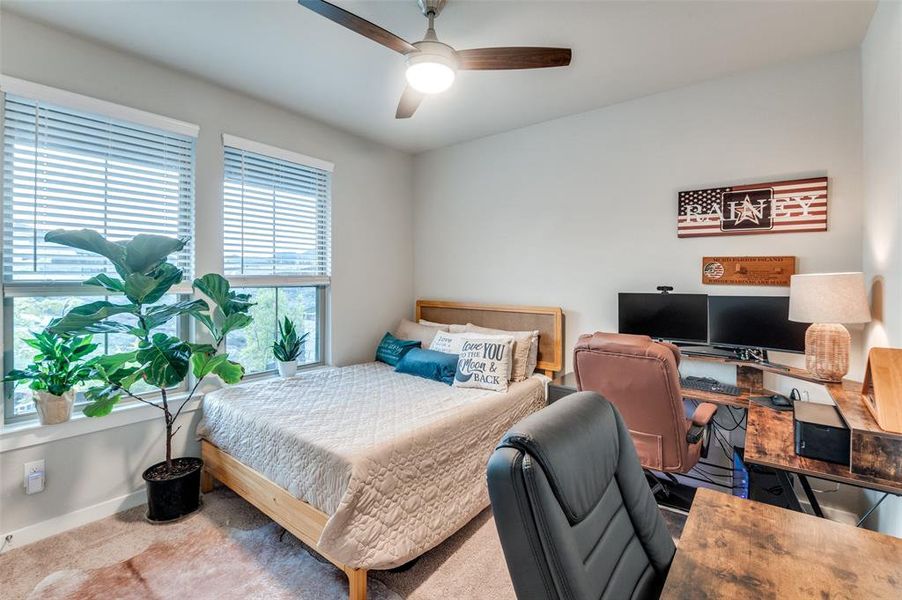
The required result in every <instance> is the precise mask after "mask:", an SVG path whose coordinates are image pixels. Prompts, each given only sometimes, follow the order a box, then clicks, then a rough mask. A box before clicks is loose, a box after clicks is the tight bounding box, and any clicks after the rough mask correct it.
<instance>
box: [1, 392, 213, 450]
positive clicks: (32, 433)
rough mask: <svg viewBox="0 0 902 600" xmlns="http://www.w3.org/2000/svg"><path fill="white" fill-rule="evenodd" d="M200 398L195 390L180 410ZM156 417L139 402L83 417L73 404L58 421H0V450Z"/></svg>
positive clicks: (195, 404)
mask: <svg viewBox="0 0 902 600" xmlns="http://www.w3.org/2000/svg"><path fill="white" fill-rule="evenodd" d="M184 397H185V395H184V394H183V395H181V396H174V397H172V400H173V401H175V402H179V401H180V399H182V398H184ZM202 399H203V394H201V393H198V394H197V395H196V397H195V398H194V399H193V400H192V401H191V402H190V403H188V404H187V405H186V406H185V409H184V410H183V411H182V413H183V414H184V413H190V412H194V411H196V410H197V409H198V408H200V403H201V400H202ZM160 418H161V412H160V409H158V408H154V407H152V406H148V405H146V404H141V403H140V402H129V403H127V404H122V405H120V406H117V407H116V408H114V409H113V412H112V413H110V414H108V415H107V416H105V417H99V418H92V417H86V416H85V415H83V414H82V413H81V412H80V410H79V409H78V408H76V409H75V410H74V411H73V414H72V418H71V419H70V420H69V421H66V422H65V423H60V424H59V425H41V424H40V423H39V422H38V421H37V420H34V421H25V422H20V423H10V424H8V425H3V426H2V427H0V454H3V453H4V452H11V451H13V450H20V449H22V448H28V447H30V446H39V445H41V444H48V443H50V442H55V441H58V440H64V439H66V438H71V437H77V436H80V435H88V434H91V433H96V432H98V431H104V430H107V429H115V428H116V427H124V426H126V425H132V424H133V423H141V422H143V421H153V420H156V419H160ZM161 423H162V419H161Z"/></svg>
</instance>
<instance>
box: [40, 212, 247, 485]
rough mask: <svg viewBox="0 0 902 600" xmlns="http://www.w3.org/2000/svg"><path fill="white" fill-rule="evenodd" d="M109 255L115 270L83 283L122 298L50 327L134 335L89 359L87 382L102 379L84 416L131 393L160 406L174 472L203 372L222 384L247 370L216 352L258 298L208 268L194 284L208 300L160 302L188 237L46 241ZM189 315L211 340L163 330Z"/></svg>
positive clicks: (55, 235)
mask: <svg viewBox="0 0 902 600" xmlns="http://www.w3.org/2000/svg"><path fill="white" fill-rule="evenodd" d="M44 239H45V240H46V241H48V242H54V243H57V244H62V245H63V246H68V247H70V248H78V249H81V250H85V251H88V252H93V253H95V254H99V255H101V256H104V257H106V258H107V259H108V260H109V261H110V262H111V263H112V264H113V267H114V269H115V271H116V273H117V274H118V278H117V277H113V276H110V275H107V274H99V275H96V276H94V277H91V278H90V279H88V280H87V281H85V282H84V283H85V284H86V285H90V286H96V287H101V288H103V289H104V290H106V291H107V292H109V293H110V295H111V296H113V297H114V298H122V297H124V298H123V301H121V302H111V301H108V300H100V301H96V302H90V303H88V304H84V305H82V306H78V307H76V308H73V309H72V310H70V311H69V312H68V313H66V314H65V315H64V316H63V317H62V318H60V319H58V320H56V321H54V322H53V323H51V325H50V326H49V327H48V331H50V332H51V333H52V334H54V335H57V336H63V337H65V336H86V335H89V334H95V333H118V334H127V335H130V336H132V337H133V338H135V348H134V349H133V350H130V351H128V352H120V353H118V354H110V355H106V356H101V357H97V358H95V359H93V360H92V361H91V362H90V367H91V373H90V376H89V377H88V379H90V380H91V381H96V382H99V384H97V385H94V386H92V387H90V388H88V390H87V391H86V392H85V396H86V398H87V400H88V402H89V403H88V404H87V406H85V408H84V413H85V415H87V416H89V417H100V416H104V415H107V414H109V413H110V411H112V410H113V407H114V406H115V405H116V404H117V403H118V402H119V401H120V400H122V398H123V397H128V398H131V399H133V400H137V401H139V402H143V403H144V404H148V405H150V406H153V407H155V408H158V409H159V410H160V411H161V412H162V415H163V420H164V423H165V426H166V468H167V469H168V470H170V471H171V470H172V468H173V463H172V438H173V436H174V435H175V434H176V432H177V431H178V428H177V427H175V424H176V421H177V419H178V418H179V416H180V415H181V413H182V409H183V408H184V407H185V405H187V404H188V402H190V401H191V399H192V398H193V397H194V395H195V393H196V392H197V389H198V386H199V385H200V383H201V381H202V380H203V379H204V377H206V376H208V375H215V376H216V377H219V379H221V380H222V381H223V382H224V383H227V384H232V383H238V382H239V381H240V380H241V379H242V377H244V367H242V366H241V365H240V364H238V363H236V362H234V361H231V360H229V358H228V355H227V354H220V353H219V350H220V348H221V346H222V343H223V341H224V340H225V338H226V335H228V333H229V332H231V331H235V330H238V329H241V328H243V327H247V326H248V325H249V324H250V323H251V320H252V318H251V315H250V314H249V310H250V308H251V306H253V303H252V302H251V301H250V296H249V295H248V294H239V293H236V292H234V291H233V290H231V289H230V286H229V282H228V281H226V280H225V278H223V277H222V276H221V275H218V274H215V273H210V274H207V275H204V276H203V277H200V278H198V279H195V280H194V282H193V284H192V287H193V289H194V290H195V291H196V292H200V293H201V294H203V295H204V296H206V297H207V298H209V300H210V302H212V308H211V305H210V304H208V303H207V301H206V300H202V299H192V300H181V301H178V302H173V303H171V304H158V302H159V301H160V300H161V299H162V298H163V297H164V296H165V295H166V294H167V293H169V290H170V289H171V288H172V286H174V285H176V284H177V283H179V282H181V281H182V277H183V272H182V270H181V269H179V268H178V267H176V266H175V265H173V264H172V263H169V262H167V258H168V256H169V255H170V254H172V253H173V252H178V251H179V250H181V249H182V248H184V247H185V244H186V243H187V241H188V240H187V239H176V238H171V237H165V236H160V235H144V234H142V235H136V236H135V237H133V238H132V239H131V240H128V241H125V242H114V241H110V240H107V239H106V238H104V237H103V236H102V235H100V234H99V233H97V232H96V231H92V230H90V229H80V230H56V231H51V232H50V233H48V234H47V235H46V236H45V238H44ZM183 315H188V316H189V317H191V318H193V319H194V320H196V321H198V322H200V323H201V324H202V325H203V326H204V327H205V328H206V329H207V331H208V332H209V334H210V338H211V340H212V341H211V343H205V344H194V343H191V342H187V341H185V340H182V339H180V338H178V337H175V336H172V335H170V334H169V333H165V332H163V331H160V328H161V327H163V325H165V324H166V323H168V322H169V321H171V320H172V319H174V318H177V317H181V316H183ZM189 374H191V375H193V376H194V382H193V387H192V388H191V390H190V392H189V393H188V395H187V396H185V397H182V398H180V399H179V400H178V401H177V402H173V401H172V400H173V399H172V397H171V389H172V388H173V387H176V386H178V385H180V384H182V383H183V382H184V381H185V380H186V379H187V378H188V375H189ZM138 383H143V384H145V385H149V386H151V387H153V388H156V390H157V392H158V394H159V396H158V399H150V398H146V397H142V396H141V395H140V394H139V393H137V391H136V390H135V389H134V388H135V386H136V385H137V384H138Z"/></svg>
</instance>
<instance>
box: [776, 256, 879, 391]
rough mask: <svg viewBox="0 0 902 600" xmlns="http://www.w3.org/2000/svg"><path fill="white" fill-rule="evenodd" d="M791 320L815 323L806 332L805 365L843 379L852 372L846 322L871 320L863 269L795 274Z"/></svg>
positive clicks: (822, 374) (821, 376)
mask: <svg viewBox="0 0 902 600" xmlns="http://www.w3.org/2000/svg"><path fill="white" fill-rule="evenodd" d="M789 320H790V321H797V322H801V323H812V325H811V326H810V327H809V328H808V331H806V332H805V366H806V367H807V368H808V370H809V371H810V372H811V373H813V374H814V376H815V377H818V378H819V379H823V380H825V381H841V380H842V378H843V376H844V375H845V374H846V373H848V372H849V347H850V345H851V337H850V336H849V330H848V329H846V328H845V326H844V325H843V323H867V322H868V321H870V320H871V311H870V309H869V308H868V297H867V291H866V290H865V285H864V274H863V273H813V274H809V275H793V276H792V279H791V280H790V284H789Z"/></svg>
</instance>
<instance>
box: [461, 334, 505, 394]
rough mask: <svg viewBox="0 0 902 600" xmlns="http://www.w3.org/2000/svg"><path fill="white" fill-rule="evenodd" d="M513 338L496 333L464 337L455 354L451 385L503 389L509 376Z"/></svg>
mask: <svg viewBox="0 0 902 600" xmlns="http://www.w3.org/2000/svg"><path fill="white" fill-rule="evenodd" d="M512 346H513V340H512V339H511V338H509V337H508V338H504V337H499V336H480V337H467V338H464V340H463V342H462V345H461V348H460V352H458V357H457V372H456V373H454V384H453V385H454V386H455V387H462V388H479V389H482V390H492V391H495V392H506V391H507V383H508V380H509V379H510V376H511V364H512V361H511V347H512Z"/></svg>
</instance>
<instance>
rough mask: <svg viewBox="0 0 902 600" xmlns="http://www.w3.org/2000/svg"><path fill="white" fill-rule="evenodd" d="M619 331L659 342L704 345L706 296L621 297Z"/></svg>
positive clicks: (658, 295)
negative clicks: (667, 341) (658, 340)
mask: <svg viewBox="0 0 902 600" xmlns="http://www.w3.org/2000/svg"><path fill="white" fill-rule="evenodd" d="M617 316H618V328H617V329H618V331H619V332H620V333H633V334H639V335H647V336H650V337H653V338H657V339H662V340H671V341H675V342H692V343H699V344H704V343H706V342H707V341H708V297H707V296H706V295H705V294H639V293H626V292H624V293H621V294H619V297H618V311H617Z"/></svg>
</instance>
